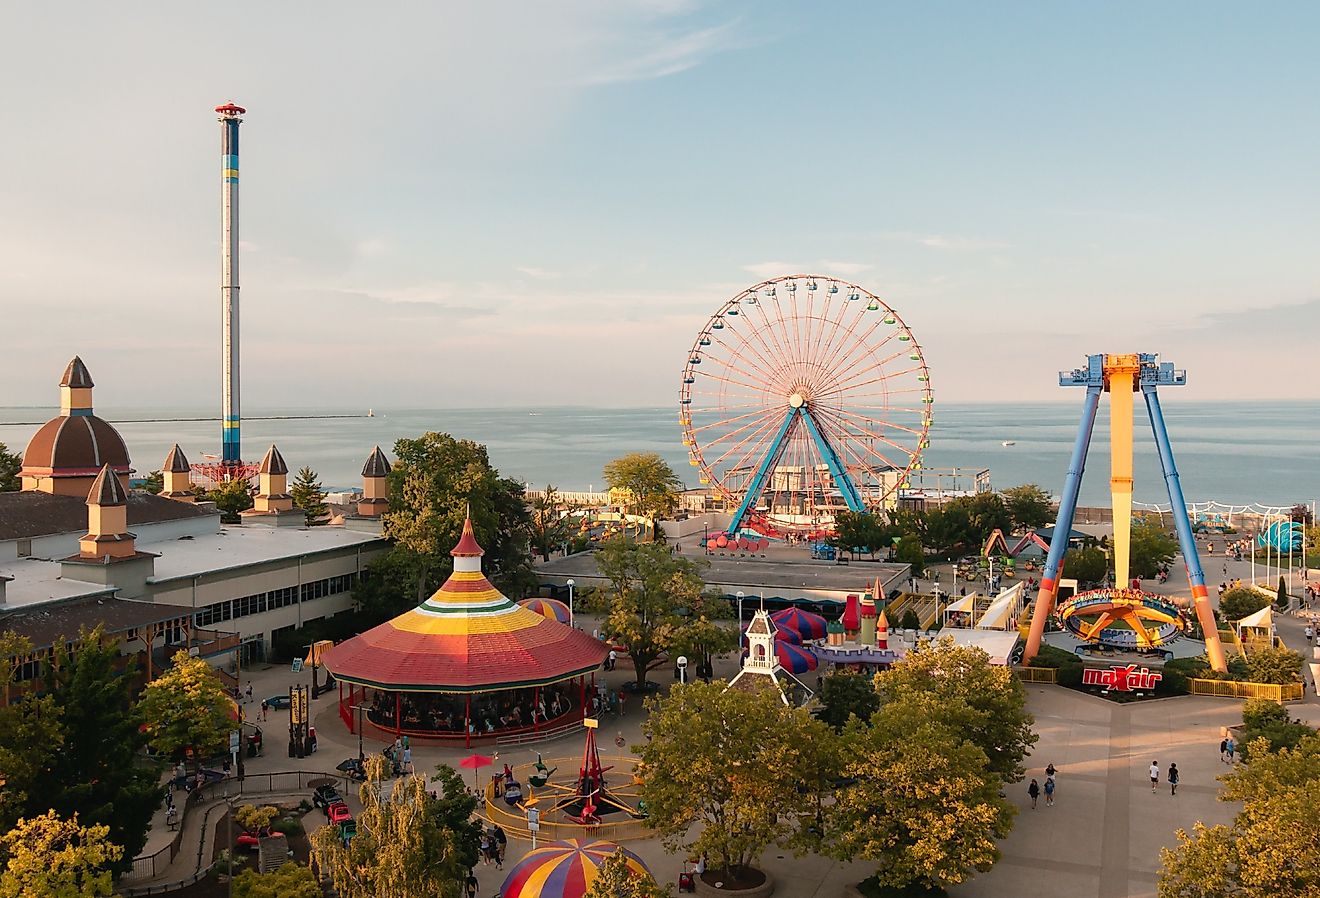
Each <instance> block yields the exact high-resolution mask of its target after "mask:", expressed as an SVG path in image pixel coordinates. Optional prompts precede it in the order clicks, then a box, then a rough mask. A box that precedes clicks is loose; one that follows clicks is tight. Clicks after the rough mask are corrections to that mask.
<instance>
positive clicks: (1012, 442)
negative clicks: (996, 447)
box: [1004, 440, 1017, 446]
mask: <svg viewBox="0 0 1320 898" xmlns="http://www.w3.org/2000/svg"><path fill="white" fill-rule="evenodd" d="M1004 445H1005V446H1016V445H1017V441H1016V440H1004Z"/></svg>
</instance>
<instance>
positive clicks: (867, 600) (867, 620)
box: [860, 593, 876, 645]
mask: <svg viewBox="0 0 1320 898" xmlns="http://www.w3.org/2000/svg"><path fill="white" fill-rule="evenodd" d="M861 604H862V631H861V639H860V641H861V643H862V645H875V625H876V622H875V599H873V598H871V594H870V593H865V594H863V595H862V603H861Z"/></svg>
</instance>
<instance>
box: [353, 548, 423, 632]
mask: <svg viewBox="0 0 1320 898" xmlns="http://www.w3.org/2000/svg"><path fill="white" fill-rule="evenodd" d="M420 568H421V565H420V563H419V562H418V561H417V560H416V559H414V558H413V557H412V554H411V553H410V552H409V551H408V550H407V549H405V548H403V547H402V546H394V547H393V548H391V549H389V550H388V551H387V552H385V553H384V554H383V555H380V556H378V557H376V558H374V559H372V561H371V562H370V563H369V564H368V565H367V567H366V570H365V571H363V573H362V576H361V577H359V578H358V582H357V585H356V586H355V587H353V601H354V602H355V603H356V604H357V608H358V616H359V621H358V623H359V626H360V627H361V628H362V629H364V630H366V629H370V628H371V627H374V626H376V625H377V624H383V623H385V621H387V620H390V619H391V618H393V617H395V616H396V615H399V614H402V613H403V612H405V611H407V610H409V609H410V608H415V607H416V606H417V604H418V603H417V575H418V571H419V569H420Z"/></svg>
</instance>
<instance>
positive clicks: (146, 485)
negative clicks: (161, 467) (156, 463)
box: [137, 471, 165, 496]
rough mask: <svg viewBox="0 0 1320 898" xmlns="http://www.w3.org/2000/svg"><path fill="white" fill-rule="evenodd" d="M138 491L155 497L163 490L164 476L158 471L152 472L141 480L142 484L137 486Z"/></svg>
mask: <svg viewBox="0 0 1320 898" xmlns="http://www.w3.org/2000/svg"><path fill="white" fill-rule="evenodd" d="M137 488H138V489H140V490H142V492H144V493H151V495H153V496H154V495H156V494H157V493H159V492H160V491H161V490H163V489H165V475H164V474H163V473H161V472H160V471H152V472H151V473H150V474H148V475H147V476H146V477H144V478H142V483H140V484H138V487H137Z"/></svg>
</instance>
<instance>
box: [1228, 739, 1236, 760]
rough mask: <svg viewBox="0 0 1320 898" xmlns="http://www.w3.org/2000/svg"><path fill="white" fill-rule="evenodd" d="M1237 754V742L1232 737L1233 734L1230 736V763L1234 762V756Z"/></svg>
mask: <svg viewBox="0 0 1320 898" xmlns="http://www.w3.org/2000/svg"><path fill="white" fill-rule="evenodd" d="M1235 754H1237V743H1235V742H1234V741H1233V737H1232V736H1229V737H1228V763H1229V764H1232V763H1233V756H1234V755H1235Z"/></svg>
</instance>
